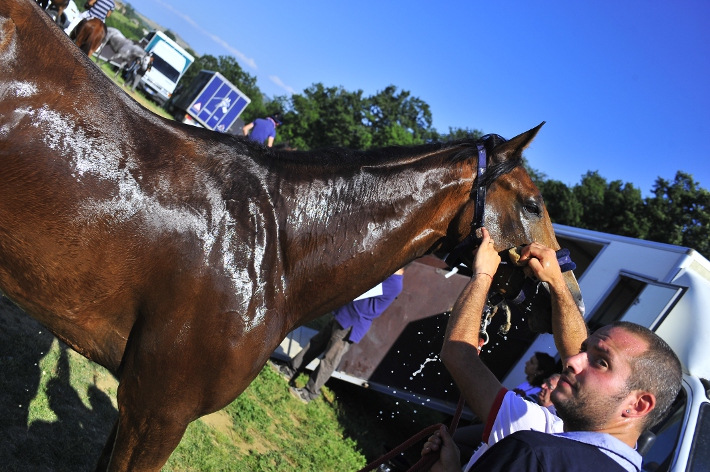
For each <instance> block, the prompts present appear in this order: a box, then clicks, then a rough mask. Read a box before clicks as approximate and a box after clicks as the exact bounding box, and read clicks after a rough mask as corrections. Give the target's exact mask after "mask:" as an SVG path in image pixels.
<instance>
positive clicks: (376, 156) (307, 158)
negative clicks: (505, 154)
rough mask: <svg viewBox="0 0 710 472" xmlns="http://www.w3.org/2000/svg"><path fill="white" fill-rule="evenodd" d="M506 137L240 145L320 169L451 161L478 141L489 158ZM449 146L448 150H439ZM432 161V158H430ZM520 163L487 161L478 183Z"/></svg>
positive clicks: (267, 158)
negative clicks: (301, 147)
mask: <svg viewBox="0 0 710 472" xmlns="http://www.w3.org/2000/svg"><path fill="white" fill-rule="evenodd" d="M505 141H506V140H505V139H504V138H502V137H501V136H499V135H497V134H489V135H486V136H483V137H482V138H479V139H459V140H455V141H448V142H445V143H441V142H436V143H427V144H420V145H417V146H388V147H384V148H378V149H370V150H366V151H357V150H352V149H347V148H335V147H334V148H322V149H316V150H312V151H286V150H277V149H273V148H264V147H263V146H261V145H259V144H256V143H254V142H251V141H248V140H244V141H243V142H242V144H243V145H246V147H247V148H249V151H251V152H250V154H251V155H252V157H254V158H256V159H257V160H260V161H262V162H268V163H269V164H270V165H275V166H279V167H283V166H289V167H290V166H298V167H300V166H306V167H313V166H316V167H318V168H321V169H327V168H332V169H334V170H335V169H338V170H341V171H347V170H355V169H360V168H362V167H370V168H386V167H394V166H397V165H401V164H408V163H414V162H422V163H424V162H425V161H426V160H430V159H431V160H434V159H438V161H436V162H437V163H440V164H449V165H454V164H456V163H459V162H463V161H466V160H469V159H471V158H474V157H475V158H477V157H478V148H477V145H478V144H483V145H484V146H485V148H486V153H487V154H488V158H489V159H490V157H491V155H492V153H493V149H494V148H495V147H496V146H498V145H500V144H502V143H504V142H505ZM447 150H451V151H452V152H442V151H447ZM432 162H434V161H432ZM520 165H522V157H521V156H515V157H513V158H510V159H505V160H503V161H502V162H499V163H490V162H489V165H488V169H487V170H486V174H485V176H484V178H483V181H482V184H483V185H485V186H489V185H490V184H491V183H493V181H494V180H496V179H497V178H498V177H500V176H501V175H504V174H507V173H508V172H510V171H512V170H513V169H515V168H516V167H518V166H520Z"/></svg>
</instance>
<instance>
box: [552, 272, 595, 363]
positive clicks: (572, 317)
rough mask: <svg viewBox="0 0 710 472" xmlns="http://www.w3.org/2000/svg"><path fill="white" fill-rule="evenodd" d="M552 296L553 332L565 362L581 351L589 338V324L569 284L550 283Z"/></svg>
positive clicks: (556, 345) (556, 344) (558, 350)
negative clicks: (568, 286)
mask: <svg viewBox="0 0 710 472" xmlns="http://www.w3.org/2000/svg"><path fill="white" fill-rule="evenodd" d="M550 296H551V297H552V334H553V337H554V338H555V347H556V348H557V352H558V353H559V354H560V358H561V359H562V361H563V362H564V360H565V359H567V358H568V357H570V356H573V355H575V354H578V353H579V349H580V347H581V346H582V342H583V341H584V340H585V339H587V325H586V324H585V323H584V318H583V317H582V314H581V313H580V311H579V308H578V307H577V304H576V303H575V301H574V298H573V297H572V294H571V293H570V291H569V289H568V288H567V285H566V284H564V281H563V283H561V284H559V283H558V284H555V285H554V286H553V285H552V284H551V285H550Z"/></svg>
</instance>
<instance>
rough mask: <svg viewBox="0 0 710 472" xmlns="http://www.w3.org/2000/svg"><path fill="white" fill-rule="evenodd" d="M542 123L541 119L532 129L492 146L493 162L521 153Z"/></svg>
mask: <svg viewBox="0 0 710 472" xmlns="http://www.w3.org/2000/svg"><path fill="white" fill-rule="evenodd" d="M544 124H545V122H544V121H543V122H542V123H540V124H539V125H537V126H536V127H534V128H533V129H531V130H529V131H526V132H524V133H522V134H519V135H517V136H516V137H514V138H513V139H510V140H508V141H506V142H504V143H502V144H499V145H498V146H496V147H495V148H493V152H492V153H491V156H492V161H493V162H494V163H499V162H503V161H505V160H508V159H510V158H513V157H516V156H520V155H521V154H522V153H523V150H524V149H525V148H526V147H528V146H529V145H530V143H531V142H532V140H533V139H535V136H536V135H537V132H538V131H540V128H542V125H544Z"/></svg>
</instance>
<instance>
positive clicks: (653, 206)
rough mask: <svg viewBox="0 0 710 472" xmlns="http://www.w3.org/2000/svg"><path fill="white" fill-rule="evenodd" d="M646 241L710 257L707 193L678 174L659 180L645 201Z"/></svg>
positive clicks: (689, 179)
mask: <svg viewBox="0 0 710 472" xmlns="http://www.w3.org/2000/svg"><path fill="white" fill-rule="evenodd" d="M646 218H647V219H648V222H649V231H648V238H649V239H651V240H654V241H659V242H664V243H669V244H678V245H681V246H687V247H691V248H693V249H696V250H697V251H699V252H700V253H701V254H703V255H704V256H705V257H710V238H709V236H710V235H709V234H708V230H709V229H710V192H708V191H707V190H706V189H704V188H701V187H700V184H699V183H698V182H696V181H694V180H693V176H692V175H690V174H687V173H685V172H681V171H678V172H677V173H676V175H675V179H674V180H673V182H672V183H671V182H669V181H667V180H665V179H662V178H660V177H659V178H658V179H657V180H656V183H655V184H654V186H653V196H652V197H648V198H647V199H646Z"/></svg>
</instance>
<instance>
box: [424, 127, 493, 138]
mask: <svg viewBox="0 0 710 472" xmlns="http://www.w3.org/2000/svg"><path fill="white" fill-rule="evenodd" d="M481 137H483V131H480V130H477V129H469V128H452V127H450V126H449V132H448V133H446V134H439V133H438V132H437V131H436V130H433V133H432V140H433V141H442V142H446V141H455V140H457V139H479V138H481Z"/></svg>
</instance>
